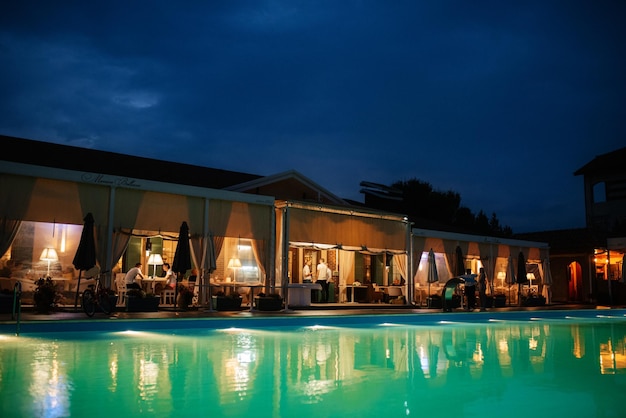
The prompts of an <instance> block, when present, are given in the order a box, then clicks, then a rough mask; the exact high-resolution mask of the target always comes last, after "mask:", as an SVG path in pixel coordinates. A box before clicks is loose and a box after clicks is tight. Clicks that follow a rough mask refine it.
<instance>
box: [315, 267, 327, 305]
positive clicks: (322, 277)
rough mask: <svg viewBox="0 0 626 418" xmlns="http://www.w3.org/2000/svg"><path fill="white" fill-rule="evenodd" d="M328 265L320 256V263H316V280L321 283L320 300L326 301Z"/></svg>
mask: <svg viewBox="0 0 626 418" xmlns="http://www.w3.org/2000/svg"><path fill="white" fill-rule="evenodd" d="M328 272H329V270H328V266H327V265H326V263H325V262H324V259H323V258H320V263H319V264H318V265H317V280H316V282H317V283H319V284H320V285H322V300H320V302H323V303H326V302H328Z"/></svg>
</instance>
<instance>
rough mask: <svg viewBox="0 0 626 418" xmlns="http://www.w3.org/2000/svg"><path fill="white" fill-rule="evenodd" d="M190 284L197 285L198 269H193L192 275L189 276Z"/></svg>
mask: <svg viewBox="0 0 626 418" xmlns="http://www.w3.org/2000/svg"><path fill="white" fill-rule="evenodd" d="M188 280H189V286H195V284H196V280H198V269H196V268H193V269H191V276H189V279H188Z"/></svg>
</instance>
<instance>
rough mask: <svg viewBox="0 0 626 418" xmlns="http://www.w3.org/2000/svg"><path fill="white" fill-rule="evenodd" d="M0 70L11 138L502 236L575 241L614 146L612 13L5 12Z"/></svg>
mask: <svg viewBox="0 0 626 418" xmlns="http://www.w3.org/2000/svg"><path fill="white" fill-rule="evenodd" d="M0 64H1V65H0V133H1V134H4V135H13V136H18V137H24V138H30V139H36V140H42V141H49V142H57V143H63V144H68V145H75V146H80V147H88V148H94V149H100V150H106V151H114V152H120V153H124V154H131V155H138V156H145V157H150V158H158V159H164V160H171V161H177V162H184V163H190V164H196V165H203V166H209V167H214V168H221V169H226V170H235V171H243V172H247V173H252V174H259V175H271V174H276V173H280V172H283V171H287V170H292V169H293V170H297V171H299V172H301V173H302V174H303V175H305V176H307V177H309V178H311V179H312V180H313V181H315V182H317V183H318V184H320V185H321V186H322V187H325V188H326V189H328V190H330V191H331V192H333V193H335V194H337V195H338V196H340V197H344V198H348V199H354V200H359V201H362V200H363V195H362V194H360V193H359V190H360V187H359V183H360V182H361V181H370V182H375V183H383V184H391V183H393V182H395V181H398V180H409V179H412V178H417V179H420V180H422V181H426V182H429V183H430V184H432V185H433V187H434V188H435V189H437V190H440V191H447V190H453V191H455V192H458V193H459V194H460V195H461V198H462V202H461V204H462V205H464V206H467V207H469V208H470V209H471V210H472V211H473V212H474V213H478V211H480V210H483V211H484V212H485V213H487V214H488V215H490V214H491V213H492V212H495V213H496V214H497V216H498V218H499V220H500V222H501V223H502V224H504V225H508V226H510V227H512V228H513V231H514V232H529V231H538V230H545V229H561V228H572V227H583V226H584V201H583V198H584V194H583V179H582V177H580V176H574V175H573V173H574V171H575V170H577V169H579V168H580V167H582V166H583V165H584V164H586V163H587V162H589V161H590V160H591V159H593V158H594V157H595V156H596V155H599V154H604V153H607V152H610V151H613V150H615V149H618V148H621V147H623V146H624V145H625V144H626V2H625V1H623V0H607V1H605V0H597V1H592V0H589V1H576V0H564V1H551V0H540V1H534V0H526V1H519V2H507V1H502V0H497V1H496V0H494V1H467V0H457V1H451V0H437V1H418V0H412V1H382V0H381V1H342V0H329V1H295V0H285V1H280V0H277V1H230V0H229V1H184V2H172V1H113V0H107V1H100V0H90V1H85V0H81V1H28V0H7V1H4V2H2V4H1V5H0ZM158 169H163V170H167V165H165V164H164V165H163V166H162V167H160V168H158Z"/></svg>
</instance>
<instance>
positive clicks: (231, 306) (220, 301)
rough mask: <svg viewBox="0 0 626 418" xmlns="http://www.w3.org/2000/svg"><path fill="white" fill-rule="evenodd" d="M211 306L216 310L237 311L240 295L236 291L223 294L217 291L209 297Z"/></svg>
mask: <svg viewBox="0 0 626 418" xmlns="http://www.w3.org/2000/svg"><path fill="white" fill-rule="evenodd" d="M211 299H212V300H211V302H212V303H213V308H215V309H216V310H218V311H238V310H240V309H241V300H242V298H241V296H239V295H238V294H236V293H231V294H228V295H227V294H225V293H224V292H221V291H220V292H217V293H216V294H215V295H214V296H212V297H211Z"/></svg>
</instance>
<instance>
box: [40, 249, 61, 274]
mask: <svg viewBox="0 0 626 418" xmlns="http://www.w3.org/2000/svg"><path fill="white" fill-rule="evenodd" d="M39 259H40V260H41V261H47V262H48V274H47V277H50V262H51V261H57V260H58V259H59V256H58V255H57V251H56V250H55V249H54V248H51V247H46V248H44V249H43V251H42V252H41V257H39Z"/></svg>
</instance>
